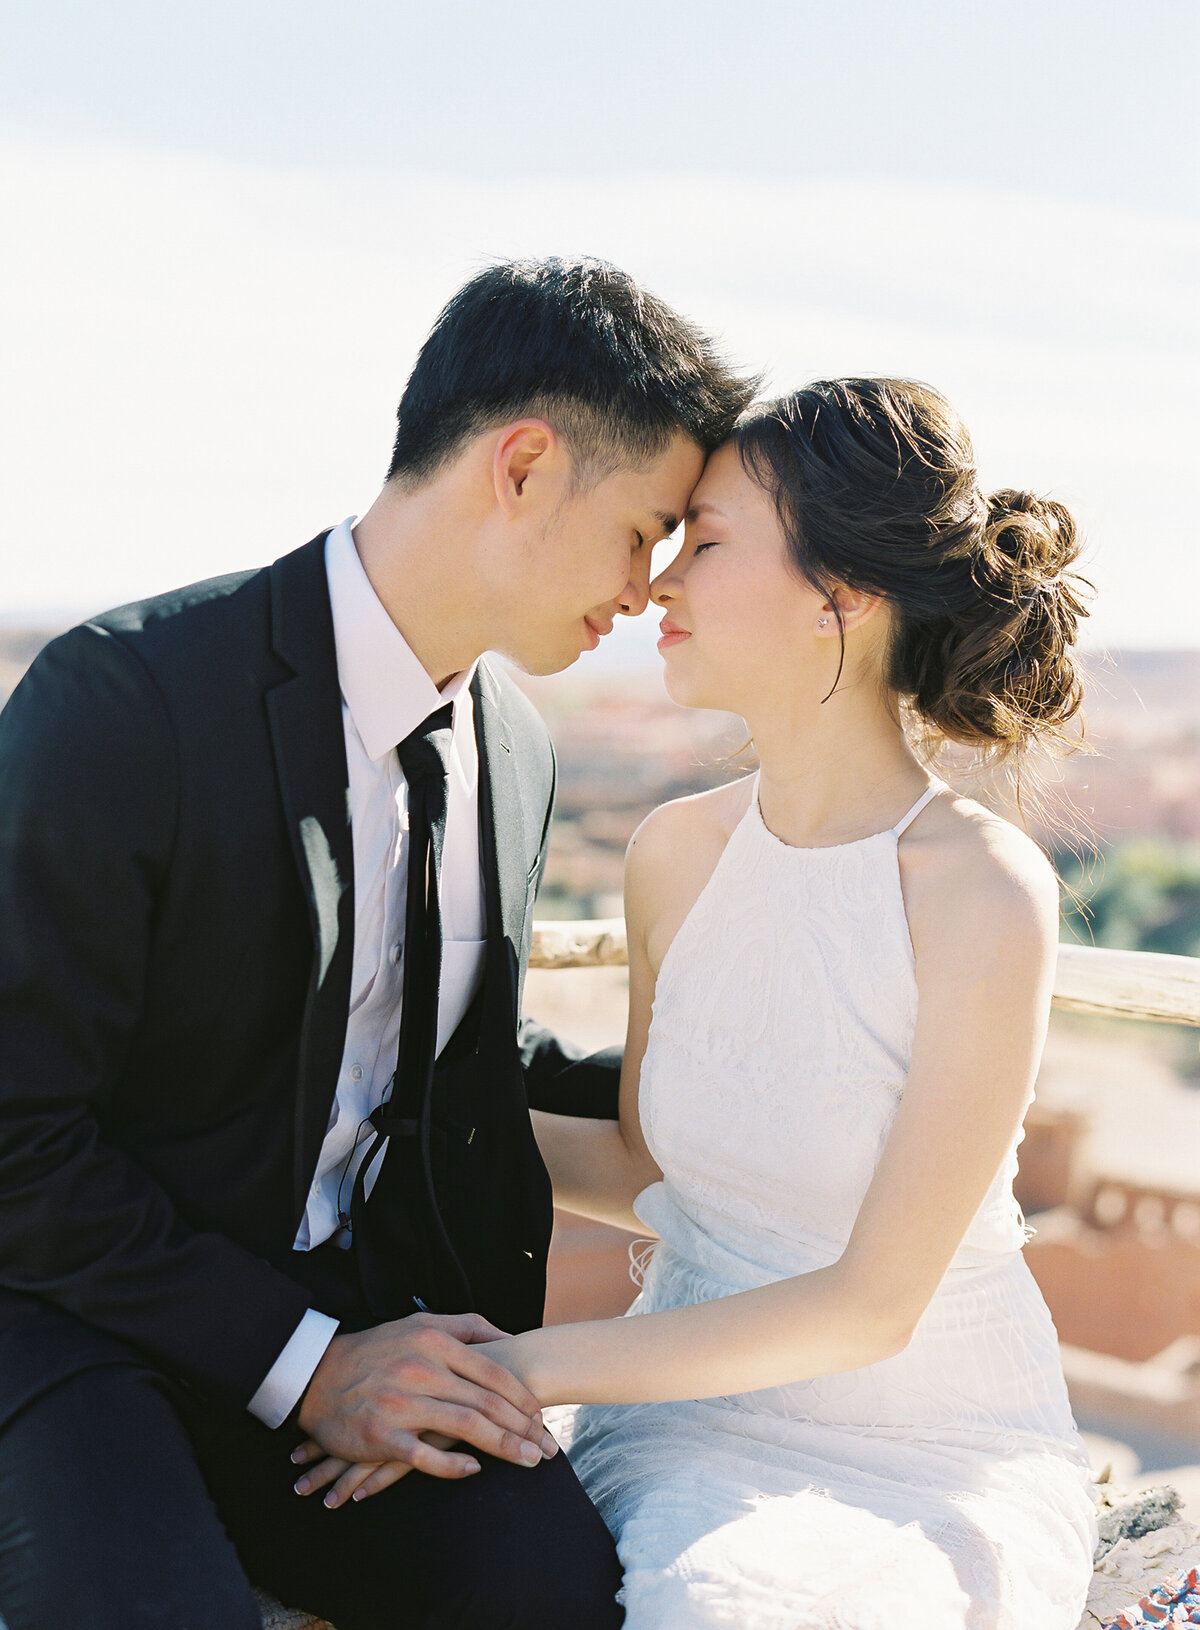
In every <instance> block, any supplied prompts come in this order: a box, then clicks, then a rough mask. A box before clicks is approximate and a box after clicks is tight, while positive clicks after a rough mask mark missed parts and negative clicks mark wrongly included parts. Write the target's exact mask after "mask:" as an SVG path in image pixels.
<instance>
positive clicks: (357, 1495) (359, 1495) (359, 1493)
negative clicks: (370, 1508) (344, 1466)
mask: <svg viewBox="0 0 1200 1630" xmlns="http://www.w3.org/2000/svg"><path fill="white" fill-rule="evenodd" d="M350 1498H351V1499H352V1500H365V1499H366V1495H365V1493H364V1492H363V1490H362V1489H355V1491H354V1493H353V1494H352V1495H351V1496H350Z"/></svg>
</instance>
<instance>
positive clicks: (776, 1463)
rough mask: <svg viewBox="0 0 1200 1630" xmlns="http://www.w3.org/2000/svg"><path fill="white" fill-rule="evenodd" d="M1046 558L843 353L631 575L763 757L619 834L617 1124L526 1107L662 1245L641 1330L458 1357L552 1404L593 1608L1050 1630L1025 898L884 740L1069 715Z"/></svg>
mask: <svg viewBox="0 0 1200 1630" xmlns="http://www.w3.org/2000/svg"><path fill="white" fill-rule="evenodd" d="M1076 554H1077V544H1076V539H1075V532H1074V527H1073V524H1072V521H1071V518H1070V515H1069V514H1068V513H1067V511H1066V510H1065V509H1063V508H1062V506H1061V505H1058V504H1056V503H1051V502H1046V501H1042V500H1039V499H1036V498H1033V497H1030V496H1028V495H1026V494H1022V493H1017V492H1011V491H1005V492H1000V493H995V494H993V495H992V496H991V497H990V498H985V497H984V495H983V494H982V493H981V492H980V490H979V487H978V484H977V481H976V478H975V472H974V460H973V454H972V450H971V446H970V442H969V440H968V438H967V435H966V432H965V430H964V429H963V427H962V425H961V423H960V422H959V421H958V419H957V417H956V416H955V415H954V413H953V412H952V410H951V409H950V408H949V407H948V405H947V404H946V403H945V402H944V401H943V399H942V398H941V397H940V396H939V395H937V393H936V392H934V391H932V390H931V389H929V388H928V387H927V386H924V385H919V384H915V383H912V382H909V381H904V380H886V379H846V380H833V381H826V382H822V383H818V384H815V385H812V386H809V387H808V388H806V389H804V390H801V391H798V392H796V393H795V394H793V395H791V396H788V397H784V398H782V399H781V400H779V401H777V402H775V403H772V404H768V405H767V406H765V407H762V408H760V409H758V410H756V411H755V412H754V413H753V414H752V416H750V417H749V418H747V419H746V420H745V421H744V422H743V423H742V425H741V426H740V427H739V429H738V431H737V433H736V435H735V437H734V439H733V440H732V442H730V443H729V444H727V445H726V446H724V447H722V448H721V449H719V450H718V451H717V452H716V453H715V454H714V455H713V457H712V458H711V460H710V461H709V464H708V466H707V468H706V470H705V473H704V475H703V477H702V479H701V482H700V484H699V486H698V487H697V489H696V492H695V495H694V498H693V508H692V510H691V512H690V514H689V518H688V523H687V531H686V537H685V542H684V544H683V547H682V549H681V550H680V552H679V555H678V557H677V558H676V559H675V561H674V562H673V563H672V564H671V565H670V566H669V567H668V568H667V569H666V570H665V571H664V572H662V574H661V575H660V576H659V577H658V578H656V580H655V582H654V584H653V589H652V593H653V597H654V599H655V601H656V603H657V604H658V605H659V606H661V607H662V608H663V610H664V612H665V613H666V615H665V617H664V618H663V624H662V628H663V637H662V639H661V640H660V642H659V643H660V650H661V651H662V653H663V656H664V659H665V662H666V676H667V688H668V690H669V691H670V693H671V695H672V696H673V697H674V698H675V699H676V700H677V701H679V702H681V703H683V704H685V705H686V706H691V707H712V708H722V709H726V710H729V711H731V712H735V713H738V714H740V715H741V716H742V717H743V718H744V719H745V720H746V722H747V724H748V726H749V729H750V732H751V734H752V736H753V740H754V745H755V748H756V751H757V754H758V758H759V763H760V768H759V771H758V773H757V774H756V775H754V776H753V777H750V778H748V779H745V780H741V781H738V782H736V783H735V784H733V785H731V786H726V787H721V788H719V789H717V790H715V791H712V792H708V793H705V794H702V795H700V796H697V797H693V798H687V799H682V800H680V801H678V802H676V803H672V804H667V805H665V806H663V807H662V808H661V809H659V810H656V811H655V812H654V814H652V815H651V816H650V817H649V818H648V819H647V820H646V821H645V822H644V824H643V825H642V827H641V828H640V830H639V831H638V833H637V834H636V836H635V838H634V840H633V843H632V844H631V847H630V852H629V859H628V871H627V915H628V924H629V960H630V1020H629V1034H628V1041H627V1047H626V1055H625V1070H624V1075H623V1080H622V1102H621V1120H620V1124H619V1126H615V1125H613V1124H612V1123H597V1122H584V1121H576V1120H572V1119H568V1118H560V1117H555V1116H545V1115H537V1116H535V1120H536V1123H537V1134H538V1139H539V1142H540V1144H541V1147H542V1150H543V1153H544V1155H545V1158H546V1161H547V1164H548V1166H549V1168H550V1171H551V1174H552V1176H553V1178H554V1185H555V1194H556V1198H557V1200H558V1201H559V1203H560V1204H562V1205H565V1206H568V1207H569V1208H570V1209H572V1210H574V1211H579V1212H583V1213H584V1214H586V1215H590V1216H593V1217H599V1218H604V1219H606V1220H608V1221H612V1222H616V1223H620V1224H623V1225H625V1226H645V1227H646V1228H647V1229H649V1230H652V1231H653V1232H654V1233H655V1234H656V1235H657V1238H658V1243H657V1245H656V1246H655V1248H654V1251H653V1255H652V1256H651V1258H650V1261H649V1266H648V1267H647V1268H646V1271H645V1280H644V1284H643V1287H642V1291H641V1294H640V1296H639V1297H638V1299H637V1302H636V1303H635V1304H634V1307H633V1308H632V1309H631V1310H630V1311H631V1314H633V1315H636V1316H634V1317H628V1316H627V1317H626V1318H624V1319H620V1320H611V1321H599V1322H592V1323H587V1324H579V1325H567V1326H560V1327H557V1328H554V1329H549V1330H535V1331H530V1332H527V1333H525V1334H522V1335H518V1336H514V1337H510V1338H507V1339H506V1340H504V1341H502V1342H497V1343H495V1344H494V1346H493V1347H492V1348H491V1352H492V1353H493V1354H494V1355H495V1356H496V1357H498V1358H500V1359H501V1361H502V1362H504V1363H505V1364H507V1365H509V1366H510V1367H511V1368H512V1369H513V1370H514V1371H515V1372H516V1373H517V1374H518V1375H519V1376H520V1377H521V1378H522V1379H523V1380H524V1381H525V1382H526V1384H527V1385H528V1386H529V1387H530V1388H531V1390H532V1391H533V1392H534V1393H535V1394H536V1395H537V1396H538V1398H539V1399H540V1400H541V1401H542V1402H543V1404H545V1405H553V1404H559V1403H564V1404H565V1403H570V1404H573V1405H575V1406H577V1407H575V1408H574V1409H573V1410H571V1411H567V1412H564V1413H563V1414H562V1415H561V1416H559V1417H557V1421H558V1429H559V1430H560V1435H565V1440H566V1441H568V1443H569V1451H570V1455H571V1459H572V1462H573V1463H574V1465H575V1467H576V1469H577V1470H578V1472H579V1475H580V1477H581V1479H582V1481H583V1483H584V1485H585V1487H586V1488H587V1489H588V1491H589V1493H590V1494H591V1495H592V1497H593V1499H594V1500H595V1501H596V1502H597V1504H598V1506H599V1508H600V1510H601V1512H602V1513H603V1515H604V1516H605V1518H606V1520H607V1521H608V1523H609V1525H610V1526H611V1528H612V1529H613V1532H614V1533H615V1534H616V1536H617V1538H618V1542H619V1547H620V1552H621V1557H622V1561H623V1564H624V1568H625V1585H624V1600H625V1602H626V1607H627V1615H628V1617H627V1623H628V1625H629V1626H630V1630H677V1627H678V1630H682V1627H689V1626H697V1627H699V1626H710V1625H712V1626H716V1625H738V1626H747V1627H754V1630H758V1627H761V1630H767V1627H772V1630H774V1627H778V1630H785V1627H786V1630H796V1627H799V1626H804V1627H806V1630H807V1627H813V1630H815V1627H823V1630H833V1627H837V1630H877V1627H879V1630H882V1627H883V1626H885V1625H886V1626H887V1627H888V1630H900V1627H907V1626H913V1627H916V1626H918V1625H919V1626H921V1627H922V1630H926V1627H937V1630H952V1627H953V1630H959V1627H963V1630H966V1627H971V1630H976V1627H978V1630H983V1627H985V1626H986V1627H988V1630H998V1627H1005V1630H1007V1627H1012V1630H1017V1627H1018V1626H1019V1627H1021V1630H1075V1626H1076V1625H1077V1623H1078V1620H1079V1617H1080V1615H1081V1612H1082V1608H1083V1602H1084V1597H1085V1595H1086V1591H1087V1586H1088V1582H1089V1579H1090V1576H1091V1566H1092V1550H1093V1546H1094V1543H1095V1537H1096V1536H1095V1522H1094V1516H1093V1507H1092V1500H1091V1496H1090V1492H1089V1474H1088V1467H1087V1459H1086V1456H1085V1453H1084V1450H1083V1447H1082V1444H1081V1442H1080V1439H1079V1436H1078V1434H1077V1432H1076V1430H1075V1427H1074V1423H1073V1421H1072V1419H1071V1413H1070V1409H1069V1406H1068V1402H1067V1396H1066V1390H1065V1386H1064V1383H1063V1378H1062V1371H1061V1368H1060V1365H1059V1359H1058V1350H1057V1342H1056V1339H1055V1333H1054V1329H1053V1326H1052V1324H1051V1321H1050V1317H1049V1314H1048V1312H1047V1310H1046V1307H1045V1304H1044V1302H1043V1301H1042V1298H1041V1296H1040V1294H1039V1293H1038V1290H1037V1287H1036V1285H1035V1283H1034V1281H1033V1279H1032V1277H1031V1275H1030V1273H1029V1270H1028V1268H1027V1267H1026V1265H1025V1262H1024V1259H1023V1257H1022V1255H1021V1246H1022V1245H1023V1243H1024V1240H1025V1237H1026V1231H1025V1229H1024V1225H1023V1221H1022V1218H1021V1215H1020V1212H1019V1209H1018V1207H1017V1205H1016V1203H1015V1201H1014V1199H1013V1195H1012V1177H1013V1174H1014V1171H1015V1169H1016V1159H1015V1148H1016V1144H1017V1142H1018V1140H1019V1137H1020V1126H1021V1121H1022V1119H1023V1117H1024V1114H1025V1111H1026V1110H1027V1108H1028V1106H1029V1103H1030V1099H1031V1097H1032V1090H1033V1082H1034V1077H1035V1074H1036V1071H1037V1065H1038V1058H1039V1054H1040V1051H1041V1047H1042V1043H1043V1039H1044V1035H1045V1029H1046V1022H1047V1017H1048V1013H1049V1006H1050V994H1051V986H1052V978H1053V971H1054V958H1055V947H1056V943H1057V920H1058V897H1057V887H1056V883H1055V879H1054V875H1053V872H1052V870H1051V868H1050V866H1049V864H1048V863H1047V861H1046V859H1045V857H1044V856H1043V855H1042V853H1041V852H1040V850H1039V849H1038V848H1037V847H1036V846H1035V845H1034V844H1033V843H1032V842H1031V841H1030V840H1029V839H1028V838H1027V837H1025V836H1024V835H1023V834H1022V833H1021V832H1019V831H1018V830H1016V829H1015V828H1014V827H1013V826H1011V825H1009V824H1008V823H1007V822H1005V821H1003V820H1001V819H999V818H998V817H996V816H994V815H991V814H989V813H988V812H987V811H985V810H984V809H982V808H981V807H980V806H979V805H977V804H974V803H971V802H970V801H968V800H966V799H962V798H958V797H956V796H955V795H954V794H953V793H952V792H951V791H950V790H949V789H948V788H947V787H945V786H944V785H943V783H941V782H940V781H938V780H937V779H935V778H933V777H932V776H931V775H930V774H929V772H928V771H927V769H926V768H925V767H924V763H923V760H922V758H921V757H920V756H919V755H918V752H917V750H916V748H917V746H918V743H919V742H921V741H923V740H924V739H925V738H930V737H932V738H933V739H934V740H938V739H949V740H952V741H955V742H962V743H966V744H968V745H969V746H972V747H975V748H979V749H981V750H984V751H986V752H988V753H991V754H993V755H998V756H1006V755H1009V754H1013V753H1019V752H1020V751H1021V750H1023V749H1024V748H1026V747H1027V746H1028V745H1030V744H1031V743H1032V742H1034V741H1035V740H1036V739H1037V738H1038V737H1039V736H1044V735H1047V734H1051V735H1052V734H1054V733H1056V732H1057V731H1058V730H1059V729H1060V728H1061V726H1062V725H1063V723H1064V722H1065V721H1066V720H1067V719H1069V718H1070V717H1071V715H1072V714H1074V713H1075V711H1076V710H1077V708H1078V705H1079V701H1080V688H1079V682H1078V678H1077V675H1076V672H1075V670H1074V668H1073V666H1072V663H1071V657H1070V650H1069V648H1070V646H1071V644H1072V642H1073V640H1074V635H1075V627H1076V621H1077V618H1078V617H1079V616H1080V615H1082V614H1083V609H1082V606H1081V605H1080V602H1079V599H1078V579H1074V578H1072V577H1071V576H1070V575H1069V574H1068V573H1067V570H1066V569H1067V568H1068V567H1069V566H1070V564H1071V562H1072V561H1073V560H1074V559H1075V557H1076ZM695 1400H699V1401H695ZM355 1476H356V1477H360V1476H361V1478H365V1477H366V1473H365V1471H363V1472H362V1473H361V1474H359V1473H356V1474H355ZM388 1476H389V1472H388V1469H387V1468H383V1469H381V1470H380V1471H379V1472H376V1473H375V1474H374V1475H373V1477H371V1478H369V1479H367V1480H366V1481H362V1482H361V1487H362V1489H363V1490H364V1491H367V1492H369V1491H370V1490H372V1489H373V1488H375V1487H378V1486H382V1485H383V1483H384V1482H385V1481H386V1480H387V1478H388ZM346 1486H348V1485H343V1487H346Z"/></svg>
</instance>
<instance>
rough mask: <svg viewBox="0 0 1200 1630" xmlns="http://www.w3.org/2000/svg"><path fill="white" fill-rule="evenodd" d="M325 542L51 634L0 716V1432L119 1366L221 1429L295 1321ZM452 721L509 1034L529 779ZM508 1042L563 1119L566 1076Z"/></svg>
mask: <svg viewBox="0 0 1200 1630" xmlns="http://www.w3.org/2000/svg"><path fill="white" fill-rule="evenodd" d="M324 541H325V540H324V535H322V536H321V537H318V538H316V539H314V540H313V541H312V542H311V543H309V544H307V545H305V547H304V548H302V549H299V550H297V551H296V552H295V553H294V554H291V555H288V556H285V557H284V558H283V559H282V560H279V561H277V562H276V563H275V564H274V565H273V566H271V567H270V568H266V569H263V570H259V571H254V572H249V573H244V574H240V575H237V576H231V577H226V578H220V579H216V580H213V581H211V582H207V583H201V584H197V585H194V586H192V587H190V588H186V589H182V590H180V591H178V592H176V593H174V594H169V595H164V596H160V597H158V598H156V599H153V600H149V601H146V602H143V603H141V604H138V605H133V606H128V607H125V608H122V609H120V610H117V611H113V612H110V613H108V614H106V615H105V616H102V617H99V618H97V619H96V620H95V621H93V622H91V623H88V624H86V625H84V626H82V627H80V628H76V629H73V630H72V631H71V632H69V633H67V634H65V635H63V636H62V637H61V638H59V639H57V640H55V641H54V642H52V643H51V644H50V645H49V646H48V647H47V648H46V649H45V650H44V651H43V652H42V653H41V654H40V656H39V657H38V658H37V660H36V661H35V663H34V664H33V666H32V668H31V669H30V671H29V673H28V674H27V675H26V677H25V678H24V680H23V681H22V683H21V685H20V686H19V687H18V689H17V691H16V692H15V693H14V695H13V697H12V698H11V700H10V702H9V705H8V707H7V708H6V709H5V710H4V713H3V715H0V1287H3V1288H0V1420H2V1419H4V1418H5V1417H6V1416H7V1415H9V1414H11V1412H12V1411H13V1410H14V1409H15V1408H18V1407H20V1405H21V1404H22V1403H23V1402H24V1401H26V1400H27V1399H28V1398H29V1397H31V1396H32V1395H34V1394H35V1393H36V1392H37V1391H40V1390H42V1388H44V1387H45V1386H47V1385H49V1384H51V1383H52V1382H53V1381H54V1380H55V1379H56V1378H57V1377H58V1376H59V1375H60V1374H64V1373H70V1372H71V1371H72V1370H74V1369H77V1368H79V1367H81V1366H83V1365H86V1364H89V1363H104V1362H109V1361H111V1360H112V1358H113V1356H114V1355H119V1354H120V1353H122V1352H124V1351H127V1350H128V1348H133V1349H135V1350H136V1351H137V1352H139V1353H141V1354H143V1355H145V1357H146V1358H147V1359H148V1360H149V1361H150V1362H151V1363H152V1364H154V1365H155V1366H157V1367H159V1368H161V1369H164V1370H166V1371H167V1372H169V1373H171V1374H173V1375H176V1376H179V1377H182V1378H183V1379H185V1380H187V1381H189V1382H190V1383H191V1384H193V1385H194V1386H196V1387H197V1388H199V1389H200V1390H202V1391H204V1392H205V1393H207V1394H209V1395H211V1396H214V1397H217V1398H220V1399H223V1400H225V1401H227V1402H229V1403H231V1404H235V1405H237V1406H244V1405H245V1403H246V1402H247V1401H248V1400H249V1398H250V1397H251V1396H252V1395H253V1393H254V1391H255V1390H256V1388H257V1387H258V1385H259V1383H260V1382H261V1381H262V1379H263V1377H264V1375H265V1374H266V1373H267V1371H268V1369H269V1368H270V1367H271V1365H272V1364H273V1363H274V1361H275V1359H276V1358H277V1357H278V1355H279V1352H280V1351H281V1349H282V1347H283V1346H284V1344H285V1342H286V1341H287V1339H288V1337H289V1336H290V1335H291V1333H292V1331H293V1330H294V1328H295V1326H296V1324H297V1322H298V1321H299V1319H300V1318H301V1316H302V1315H303V1313H304V1311H305V1309H306V1307H308V1306H309V1305H310V1296H309V1293H308V1292H307V1291H306V1290H305V1289H304V1288H303V1286H302V1285H301V1284H300V1283H298V1281H297V1279H295V1278H294V1277H292V1275H291V1274H290V1273H289V1271H288V1269H289V1265H290V1263H289V1258H291V1259H292V1261H294V1258H295V1253H293V1252H292V1241H293V1239H294V1237H295V1232H296V1228H297V1226H298V1223H299V1220H300V1217H301V1215H302V1212H303V1209H304V1201H305V1193H306V1190H307V1186H308V1184H309V1182H310V1180H311V1177H312V1174H313V1171H314V1169H315V1166H316V1161H317V1157H318V1153H319V1150H320V1146H321V1141H322V1138H323V1135H324V1131H325V1127H326V1124H327V1118H328V1113H329V1109H330V1106H331V1103H332V1099H333V1094H334V1090H335V1086H336V1080H337V1074H338V1070H339V1067H340V1062H341V1055H342V1049H343V1044H344V1037H345V1021H346V1012H347V1005H348V993H349V981H350V968H351V957H352V950H353V926H354V909H353V862H352V852H351V841H350V826H349V809H348V795H347V775H346V763H345V751H344V737H343V728H342V720H341V705H340V693H339V687H338V680H337V668H336V655H335V649H334V642H333V627H332V618H331V614H330V608H329V599H328V590H327V584H326V578H325V565H324ZM473 694H474V698H475V703H476V710H475V711H476V720H477V731H478V739H479V746H480V765H481V788H482V789H483V790H484V793H485V797H484V807H485V808H490V811H491V821H490V822H489V823H488V825H487V827H485V830H484V833H483V838H484V842H483V846H482V850H483V854H482V859H483V865H484V869H485V873H486V874H487V875H488V879H489V885H490V889H491V895H492V898H493V899H498V901H499V910H500V913H501V917H502V924H503V936H504V942H505V949H506V953H507V954H508V956H509V957H510V958H511V962H512V968H513V980H512V990H513V1007H512V1012H511V1022H512V1024H513V1025H514V1027H515V1026H517V1024H518V1009H519V999H520V986H521V982H522V979H523V974H524V968H525V964H526V960H527V956H528V948H529V939H530V933H531V927H532V907H533V901H534V895H535V892H536V887H537V883H538V881H539V878H540V873H541V869H542V867H543V865H544V861H545V853H546V844H547V838H548V831H549V820H550V811H551V804H552V799H553V788H554V761H553V754H552V751H551V747H550V742H549V738H548V736H547V734H546V730H545V727H544V725H543V724H542V722H541V720H540V718H539V717H538V716H537V714H536V713H535V711H534V710H533V708H532V707H531V706H530V704H529V703H528V701H527V700H526V699H525V697H524V696H523V695H522V693H521V692H520V690H519V689H518V688H517V687H516V686H515V685H514V684H513V683H512V681H511V680H510V679H508V678H507V677H506V676H505V675H503V674H502V673H501V672H499V671H497V670H496V669H494V668H493V667H492V666H490V665H489V664H487V663H486V661H485V662H481V663H480V665H479V669H478V673H477V676H476V679H475V682H474V687H473ZM522 1040H523V1042H524V1051H525V1058H526V1061H527V1064H528V1066H529V1077H530V1082H531V1088H532V1095H533V1097H534V1099H535V1100H536V1101H539V1102H542V1103H544V1104H545V1105H546V1107H566V1106H563V1105H562V1104H561V1103H560V1102H559V1101H558V1100H556V1099H555V1097H554V1093H553V1090H552V1089H551V1088H550V1086H549V1084H550V1083H552V1081H553V1079H554V1078H555V1077H556V1076H559V1075H560V1074H561V1072H562V1071H563V1069H564V1066H567V1065H569V1064H571V1063H572V1062H573V1061H576V1060H578V1059H579V1056H580V1055H579V1053H578V1051H574V1052H572V1051H571V1050H569V1049H564V1048H562V1047H560V1046H559V1045H558V1044H557V1043H556V1042H555V1041H554V1040H553V1038H551V1037H549V1036H548V1035H547V1034H546V1033H545V1032H537V1031H534V1030H532V1029H530V1028H529V1027H526V1028H525V1030H524V1031H523V1033H522ZM573 1073H574V1075H575V1077H576V1078H577V1079H579V1080H581V1082H582V1087H583V1097H584V1098H585V1099H590V1100H591V1102H590V1107H592V1108H596V1107H601V1108H604V1107H607V1108H608V1109H609V1111H610V1112H615V1107H614V1106H615V1087H614V1080H615V1078H614V1077H613V1075H612V1072H611V1069H609V1070H607V1071H606V1070H601V1071H600V1072H599V1074H597V1073H596V1072H594V1071H592V1072H590V1073H589V1071H588V1070H587V1068H586V1066H584V1069H583V1074H582V1076H581V1075H580V1067H579V1065H578V1064H576V1068H575V1070H574V1072H573ZM539 1083H540V1084H542V1086H543V1087H544V1088H545V1089H546V1090H543V1091H542V1092H541V1093H539V1091H538V1085H539ZM117 1344H119V1345H117Z"/></svg>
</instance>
